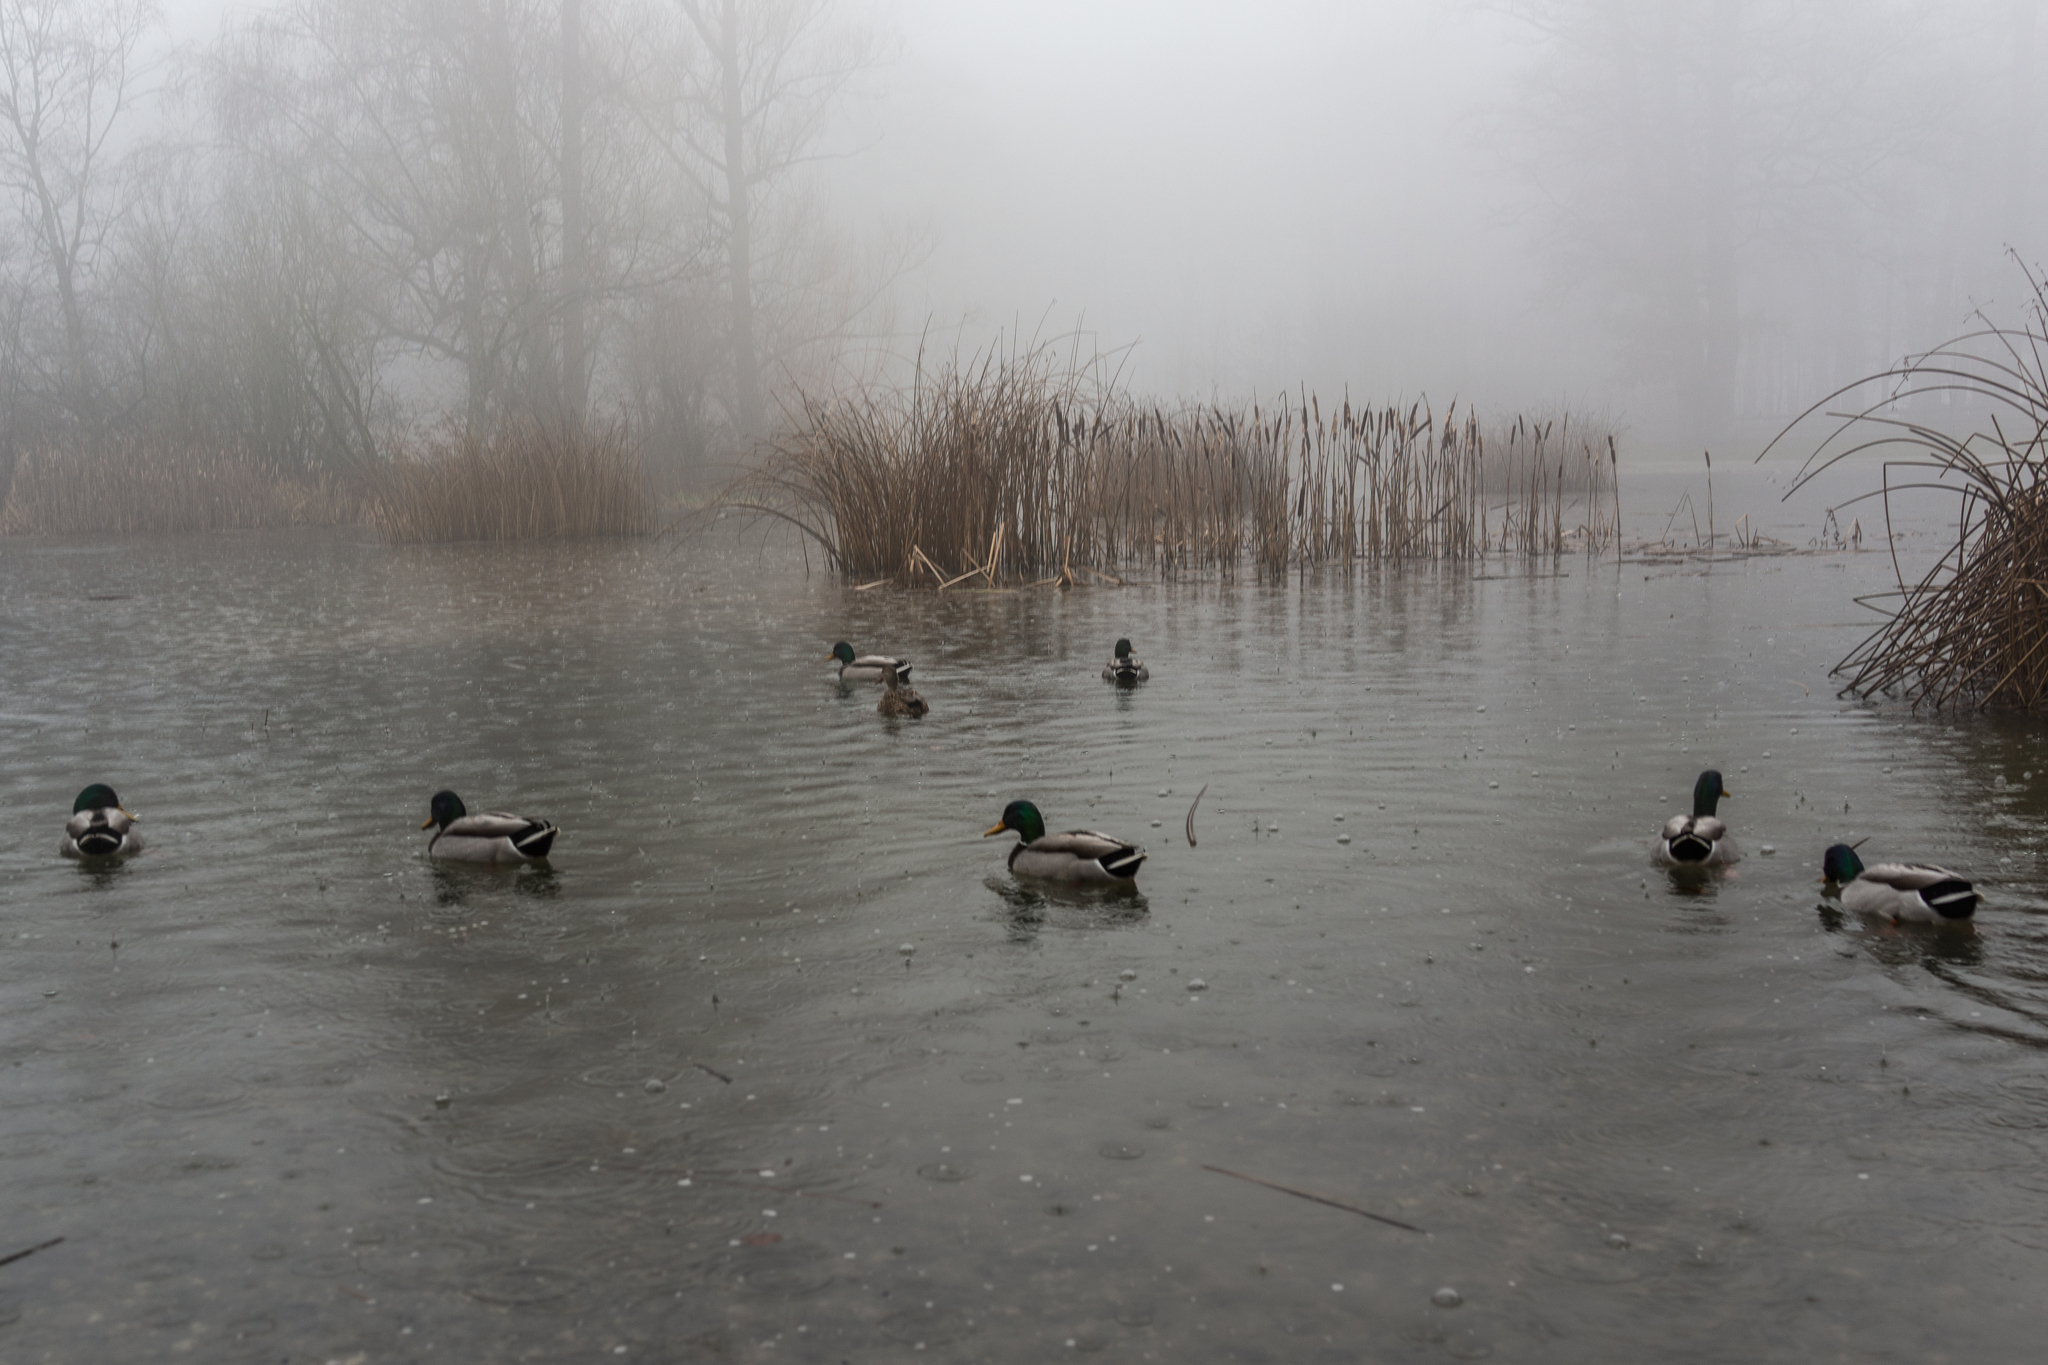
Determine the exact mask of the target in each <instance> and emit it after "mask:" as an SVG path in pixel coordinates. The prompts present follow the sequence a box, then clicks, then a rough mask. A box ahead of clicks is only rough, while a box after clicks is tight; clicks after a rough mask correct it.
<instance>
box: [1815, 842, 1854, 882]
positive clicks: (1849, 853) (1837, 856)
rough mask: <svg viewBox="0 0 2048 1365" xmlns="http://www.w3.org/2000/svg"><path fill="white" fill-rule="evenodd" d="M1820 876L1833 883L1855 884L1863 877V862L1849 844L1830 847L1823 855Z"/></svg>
mask: <svg viewBox="0 0 2048 1365" xmlns="http://www.w3.org/2000/svg"><path fill="white" fill-rule="evenodd" d="M1820 875H1821V876H1823V877H1825V878H1826V879H1827V880H1829V881H1831V882H1853V881H1855V880H1856V879H1857V878H1858V877H1860V876H1862V875H1863V860H1862V859H1861V858H1859V857H1857V856H1856V850H1855V849H1853V848H1851V847H1850V846H1849V845H1847V844H1833V845H1830V846H1829V848H1828V851H1827V852H1826V853H1823V854H1822V855H1821V858H1820Z"/></svg>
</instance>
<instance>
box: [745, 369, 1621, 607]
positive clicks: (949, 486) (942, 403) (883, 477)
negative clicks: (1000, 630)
mask: <svg viewBox="0 0 2048 1365" xmlns="http://www.w3.org/2000/svg"><path fill="white" fill-rule="evenodd" d="M1507 430H1508V431H1509V432H1510V433H1511V435H1510V439H1508V440H1506V441H1505V442H1504V443H1503V448H1502V449H1501V450H1500V451H1499V453H1498V454H1497V455H1496V456H1495V457H1494V458H1492V459H1489V458H1488V452H1487V449H1486V441H1485V438H1484V436H1483V434H1482V427H1481V423H1480V421H1479V419H1478V417H1477V416H1476V414H1474V413H1473V412H1472V411H1471V410H1470V409H1467V410H1466V411H1465V412H1464V413H1463V414H1462V415H1461V414H1459V413H1458V411H1457V408H1456V405H1455V404H1454V405H1453V406H1452V408H1451V409H1449V410H1447V411H1446V412H1445V413H1444V414H1443V416H1442V417H1441V418H1439V417H1437V416H1436V415H1435V414H1434V413H1433V412H1432V411H1431V410H1430V408H1429V406H1428V405H1427V404H1426V403H1423V402H1416V403H1413V404H1410V405H1408V406H1406V407H1398V406H1393V405H1388V406H1385V407H1380V408H1365V407H1355V406H1354V405H1353V404H1352V403H1351V402H1350V401H1349V399H1348V398H1347V399H1346V400H1345V401H1343V402H1342V403H1341V404H1339V405H1338V406H1337V407H1336V408H1335V409H1334V410H1333V411H1332V412H1330V413H1329V414H1327V415H1325V414H1324V413H1323V410H1322V405H1321V402H1320V400H1319V399H1318V398H1317V397H1316V396H1315V395H1313V394H1308V393H1304V394H1302V395H1301V396H1300V397H1299V398H1298V399H1291V400H1289V401H1288V402H1286V403H1284V404H1281V405H1279V406H1277V407H1272V408H1268V407H1265V406H1263V405H1259V404H1251V405H1246V406H1240V407H1234V408H1233V407H1225V406H1221V405H1216V404H1209V405H1198V404H1181V405H1176V406H1171V407H1169V406H1165V405H1160V404H1151V403H1145V402H1143V401H1141V400H1138V399H1136V398H1133V397H1131V396H1130V395H1128V394H1126V393H1124V392H1123V391H1122V390H1120V389H1119V388H1118V387H1117V386H1116V385H1115V384H1114V383H1113V382H1109V381H1106V380H1104V379H1103V378H1102V374H1101V370H1100V369H1099V368H1098V367H1097V366H1096V365H1094V364H1092V363H1086V362H1083V361H1080V360H1077V359H1076V358H1075V357H1074V355H1073V354H1072V353H1071V352H1069V353H1067V354H1066V355H1065V356H1063V355H1062V354H1061V353H1060V352H1058V351H1057V350H1055V349H1054V348H1052V347H1050V346H1040V347H1037V348H1034V349H1031V350H1028V351H1023V352H1020V353H1017V354H997V353H988V354H984V355H982V356H980V357H977V358H975V359H974V360H972V361H970V362H968V363H966V364H955V365H953V366H951V367H950V368H948V369H946V370H943V371H941V372H938V373H936V374H928V373H924V372H922V370H920V373H919V374H918V376H917V378H916V380H915V382H914V383H912V384H911V385H909V386H907V387H893V386H882V385H869V386H861V387H857V388H854V389H852V390H850V391H848V392H846V393H841V394H835V395H830V396H818V395H812V396H808V397H806V398H805V399H804V400H803V402H802V405H801V408H800V411H799V412H798V414H797V420H796V421H795V422H794V423H793V425H792V428H791V430H790V431H789V432H788V433H787V434H786V435H784V436H783V437H781V438H780V439H778V440H777V441H775V442H774V443H773V444H772V445H771V446H770V447H769V448H768V449H767V451H766V453H765V455H764V457H763V458H761V459H760V460H759V461H758V462H757V463H756V464H755V466H754V467H753V468H752V469H751V470H750V471H749V472H748V473H746V474H744V475H743V476H742V477H741V478H740V479H739V480H738V481H736V482H735V483H734V484H733V485H732V486H731V487H729V488H728V489H727V491H726V493H725V495H724V498H723V501H724V502H725V503H726V504H727V505H730V506H737V507H744V508H749V509H752V510H754V511H756V512H759V513H762V514H764V515H768V516H772V517H778V518H781V519H783V520H785V521H787V522H789V523H791V524H792V525H794V526H795V527H796V528H797V529H798V530H799V531H800V532H801V533H802V534H803V535H804V536H805V537H806V538H807V540H808V541H809V542H810V543H813V544H815V545H816V546H817V547H819V548H820V549H821V550H822V551H823V553H824V555H825V557H826V559H827V561H828V563H829V564H830V565H831V566H832V567H833V568H834V569H836V570H838V571H840V572H842V573H845V574H848V575H851V576H853V577H856V578H862V579H889V580H895V581H899V582H905V583H914V582H924V583H930V584H936V585H938V586H941V587H950V586H952V585H954V584H957V583H961V582H967V581H975V580H979V581H983V582H986V583H987V584H990V585H994V584H996V583H1000V582H1020V581H1022V582H1030V581H1041V582H1050V581H1071V580H1072V579H1074V578H1075V577H1076V576H1086V575H1089V574H1094V575H1097V576H1104V577H1109V576H1114V575H1115V574H1116V573H1117V572H1119V571H1130V570H1134V569H1141V570H1146V571H1152V572H1158V573H1162V574H1174V573H1178V572H1182V571H1190V570H1213V571H1217V572H1220V573H1222V574H1225V575H1228V574H1233V573H1235V572H1237V571H1239V570H1240V569H1241V568H1243V567H1245V566H1247V565H1248V566H1250V567H1251V568H1252V569H1253V570H1254V571H1255V572H1258V573H1260V574H1263V575H1267V576H1277V575H1282V574H1286V573H1288V572H1290V571H1296V570H1305V569H1311V568H1318V567H1322V566H1350V565H1358V564H1382V563H1391V562H1401V561H1410V560H1434V561H1450V562H1467V561H1477V560H1480V559H1483V558H1485V557H1486V556H1488V555H1505V554H1528V555H1552V556H1555V555H1560V554H1563V553H1565V552H1566V551H1567V550H1568V549H1578V548H1581V547H1584V548H1587V549H1596V548H1597V549H1605V548H1608V547H1610V546H1611V545H1612V544H1613V543H1614V539H1615V536H1614V526H1615V518H1614V516H1613V514H1612V513H1611V512H1610V510H1609V509H1610V507H1611V505H1612V490H1613V477H1614V454H1613V445H1612V442H1611V440H1609V441H1607V442H1606V443H1605V448H1604V449H1598V450H1596V449H1595V448H1594V447H1593V446H1592V445H1591V444H1590V442H1580V443H1578V444H1579V445H1581V446H1582V449H1576V450H1574V449H1568V448H1567V447H1568V443H1567V442H1566V441H1565V440H1564V439H1563V438H1562V435H1561V434H1559V435H1557V436H1556V437H1554V436H1553V431H1554V430H1555V429H1554V427H1553V426H1552V425H1550V424H1545V425H1543V426H1541V427H1539V426H1538V425H1537V424H1534V423H1530V422H1518V423H1514V424H1511V425H1510V426H1509V427H1508V428H1507Z"/></svg>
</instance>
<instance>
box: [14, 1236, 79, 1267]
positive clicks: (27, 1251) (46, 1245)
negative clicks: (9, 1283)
mask: <svg viewBox="0 0 2048 1365" xmlns="http://www.w3.org/2000/svg"><path fill="white" fill-rule="evenodd" d="M63 1240H64V1239H63V1238H62V1237H52V1238H51V1239H50V1240H49V1241H47V1242H37V1243H36V1244H35V1245H34V1246H32V1247H23V1248H22V1249H21V1250H20V1251H17V1252H15V1253H13V1254H12V1255H9V1256H0V1265H12V1264H14V1263H15V1262H16V1261H19V1260H21V1259H22V1258H23V1257H25V1256H33V1255H35V1254H36V1253H37V1252H38V1251H48V1250H49V1249H50V1248H51V1247H53V1246H55V1245H57V1243H59V1242H61V1241H63Z"/></svg>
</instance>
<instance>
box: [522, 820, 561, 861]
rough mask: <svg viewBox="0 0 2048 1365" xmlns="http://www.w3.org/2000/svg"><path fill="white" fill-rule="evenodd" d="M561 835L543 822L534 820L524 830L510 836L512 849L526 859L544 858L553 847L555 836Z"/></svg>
mask: <svg viewBox="0 0 2048 1365" xmlns="http://www.w3.org/2000/svg"><path fill="white" fill-rule="evenodd" d="M559 833H561V831H560V830H558V829H556V828H555V827H554V826H553V825H551V824H549V823H548V822H547V821H545V820H535V821H534V822H533V823H532V824H530V825H528V826H527V827H526V828H525V829H522V830H520V831H519V833H517V834H515V835H513V836H512V847H514V848H516V849H518V850H519V851H520V853H521V854H523V855H524V856H526V857H528V858H545V857H547V856H548V850H549V849H550V848H552V847H554V843H555V836H556V835H557V834H559Z"/></svg>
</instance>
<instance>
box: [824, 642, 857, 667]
mask: <svg viewBox="0 0 2048 1365" xmlns="http://www.w3.org/2000/svg"><path fill="white" fill-rule="evenodd" d="M825 657H826V658H828V659H837V660H839V662H840V663H842V664H850V663H852V662H853V646H852V645H850V644H848V643H846V641H844V640H841V641H840V642H839V643H838V644H836V645H834V646H832V652H831V653H830V654H828V655H826V656H825Z"/></svg>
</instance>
